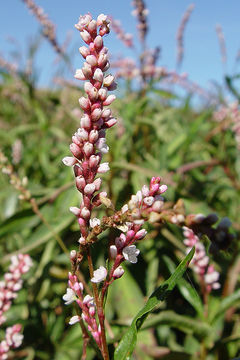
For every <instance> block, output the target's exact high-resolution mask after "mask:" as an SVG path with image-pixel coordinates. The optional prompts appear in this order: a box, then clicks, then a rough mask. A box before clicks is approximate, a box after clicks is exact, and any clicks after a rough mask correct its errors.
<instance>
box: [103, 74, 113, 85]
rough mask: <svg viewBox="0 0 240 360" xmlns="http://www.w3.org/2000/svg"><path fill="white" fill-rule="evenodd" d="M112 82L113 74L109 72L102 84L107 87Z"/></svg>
mask: <svg viewBox="0 0 240 360" xmlns="http://www.w3.org/2000/svg"><path fill="white" fill-rule="evenodd" d="M113 82H114V76H113V75H111V74H109V75H107V76H105V78H104V80H103V86H105V87H109V86H111V84H112V83H113Z"/></svg>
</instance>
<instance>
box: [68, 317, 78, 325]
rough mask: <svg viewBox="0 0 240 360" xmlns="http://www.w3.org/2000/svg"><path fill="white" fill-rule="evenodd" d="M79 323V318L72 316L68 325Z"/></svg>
mask: <svg viewBox="0 0 240 360" xmlns="http://www.w3.org/2000/svg"><path fill="white" fill-rule="evenodd" d="M79 321H80V317H79V316H78V315H74V316H72V317H71V319H70V320H69V325H74V324H76V323H77V322H79Z"/></svg>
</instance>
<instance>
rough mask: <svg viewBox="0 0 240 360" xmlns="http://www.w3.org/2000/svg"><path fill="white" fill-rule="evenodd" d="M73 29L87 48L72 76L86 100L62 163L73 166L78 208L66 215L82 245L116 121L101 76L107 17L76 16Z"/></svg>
mask: <svg viewBox="0 0 240 360" xmlns="http://www.w3.org/2000/svg"><path fill="white" fill-rule="evenodd" d="M75 27H76V28H77V29H78V30H79V31H80V35H81V37H82V39H83V40H84V41H85V43H86V44H87V45H88V47H87V46H82V47H80V49H79V51H80V53H81V55H82V56H83V58H84V59H85V62H84V65H83V67H82V69H78V70H77V71H76V74H75V78H76V79H79V80H87V81H86V82H85V84H84V90H85V92H86V94H87V97H81V98H80V99H79V104H80V107H81V108H82V110H83V111H84V114H83V116H82V117H81V120H80V128H79V129H78V130H77V132H76V133H75V134H74V135H73V137H72V141H73V142H72V144H71V145H70V150H71V152H72V154H73V157H65V158H64V159H63V163H64V164H65V165H67V166H74V173H75V177H76V187H77V189H78V190H79V191H80V193H81V194H82V199H83V201H82V204H81V206H80V208H77V207H71V208H70V211H71V212H73V214H74V215H76V216H77V218H78V222H79V226H80V230H81V233H82V237H81V244H84V241H85V239H86V237H87V235H88V226H89V224H90V218H91V213H92V209H93V208H94V207H96V206H99V205H100V204H101V197H103V196H106V193H105V192H100V193H98V194H97V192H98V191H99V189H100V186H101V179H100V178H96V176H97V174H103V173H106V172H107V171H108V170H109V165H108V163H107V162H105V163H101V160H102V156H103V154H106V153H107V152H108V150H109V148H108V146H107V144H106V137H105V136H106V129H108V128H110V127H112V126H113V125H115V124H116V122H117V120H116V119H115V118H114V117H112V112H111V110H110V109H109V108H105V107H106V106H109V105H110V104H111V103H112V102H113V101H114V100H115V95H109V94H108V91H111V90H114V89H115V88H116V83H115V81H114V77H113V76H112V75H111V74H108V75H105V72H106V71H107V70H108V68H109V61H108V54H107V53H108V50H107V48H106V47H105V46H104V44H103V36H104V35H105V34H108V33H109V31H110V30H109V20H108V18H107V16H105V15H103V14H101V15H99V16H98V18H97V21H95V20H93V19H92V17H91V15H90V14H88V15H85V16H80V18H79V22H78V23H77V24H76V25H75Z"/></svg>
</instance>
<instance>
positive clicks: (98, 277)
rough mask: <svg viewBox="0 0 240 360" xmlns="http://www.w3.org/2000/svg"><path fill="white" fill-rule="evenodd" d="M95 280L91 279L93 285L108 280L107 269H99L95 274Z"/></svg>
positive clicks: (102, 267)
mask: <svg viewBox="0 0 240 360" xmlns="http://www.w3.org/2000/svg"><path fill="white" fill-rule="evenodd" d="M93 275H94V276H93V278H92V279H91V282H93V283H99V282H101V281H103V280H105V279H106V276H107V269H105V267H104V266H100V268H99V269H97V270H95V271H94V272H93Z"/></svg>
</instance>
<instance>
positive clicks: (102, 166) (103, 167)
mask: <svg viewBox="0 0 240 360" xmlns="http://www.w3.org/2000/svg"><path fill="white" fill-rule="evenodd" d="M108 170H110V168H109V163H108V162H105V163H102V164H100V166H99V168H98V170H97V172H98V173H99V174H104V173H106V172H107V171H108Z"/></svg>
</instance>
